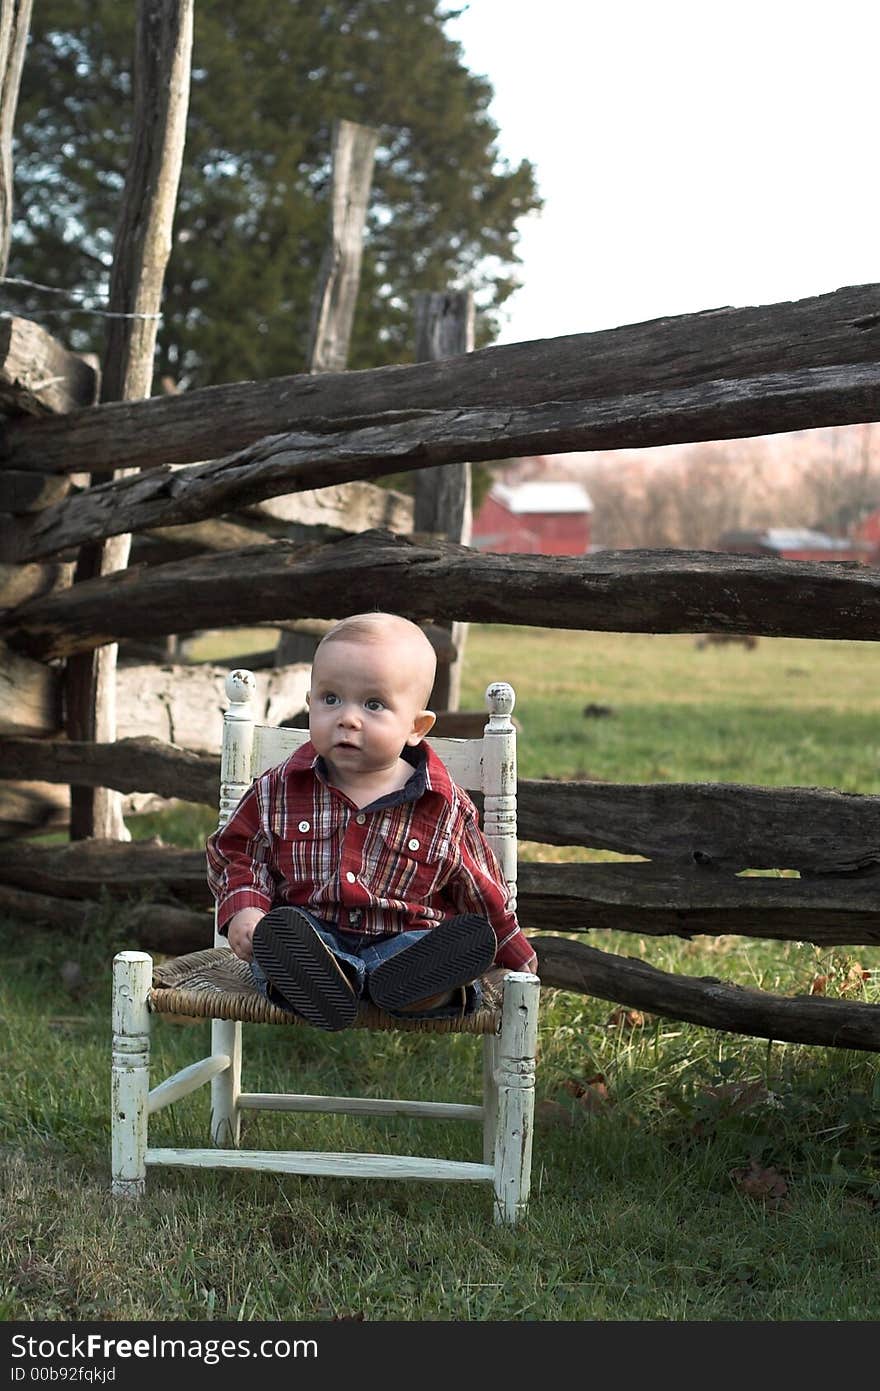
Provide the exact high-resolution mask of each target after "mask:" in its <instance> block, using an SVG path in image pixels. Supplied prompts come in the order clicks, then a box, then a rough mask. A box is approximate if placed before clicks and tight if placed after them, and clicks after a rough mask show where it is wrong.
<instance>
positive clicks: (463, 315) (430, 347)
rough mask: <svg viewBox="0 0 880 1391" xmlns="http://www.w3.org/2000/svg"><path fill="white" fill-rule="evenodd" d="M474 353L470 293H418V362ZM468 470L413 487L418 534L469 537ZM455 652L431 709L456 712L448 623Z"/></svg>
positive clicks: (455, 668)
mask: <svg viewBox="0 0 880 1391" xmlns="http://www.w3.org/2000/svg"><path fill="white" fill-rule="evenodd" d="M473 349H474V297H473V294H472V292H471V291H470V290H461V291H447V292H445V293H441V294H434V293H422V294H418V295H416V362H437V361H439V360H440V359H441V358H446V357H455V356H457V355H458V354H459V353H470V352H473ZM471 521H472V517H471V466H470V464H469V463H463V464H441V465H440V466H439V467H438V468H431V469H422V470H421V472H420V473H419V474H418V475H417V477H416V483H415V517H414V529H415V530H416V531H431V532H439V533H440V534H441V535H443V536H445V537H447V538H448V540H450V541H455V542H457V543H458V544H459V545H462V546H467V545H470V539H471ZM449 628H450V632H451V634H452V641H453V643H454V645H455V648H456V651H457V653H458V655H457V657H456V659H455V661H454V662H453V663H452V664H451V665H449V666H439V667H438V668H437V679H436V681H435V683H434V690H433V692H432V694H431V706H432V709H434V710H457V709H458V702H459V694H460V690H461V667H462V660H463V657H464V647H465V642H466V640H467V624H466V623H451V624H450V625H449Z"/></svg>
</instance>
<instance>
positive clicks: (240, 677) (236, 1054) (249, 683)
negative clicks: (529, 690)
mask: <svg viewBox="0 0 880 1391" xmlns="http://www.w3.org/2000/svg"><path fill="white" fill-rule="evenodd" d="M254 689H255V682H254V677H253V675H252V673H251V672H249V671H241V670H239V671H233V672H232V673H231V674H230V675H229V676H228V677H227V680H226V692H227V695H228V697H229V701H230V704H229V709H228V711H227V713H226V715H225V717H224V733H223V749H222V757H221V772H220V781H221V786H220V824H221V825H224V824H225V823H226V821H227V820H228V819H229V816H230V815H231V813H232V811H233V809H234V807H235V806H236V804H237V802H238V801H239V799H240V797H241V796H242V795H243V794H244V792H245V791H246V790H247V788H248V787H249V785H250V782H251V780H252V779H253V778H254V777H256V776H258V775H259V774H260V773H262V772H263V771H265V769H267V768H270V767H272V766H274V765H275V764H277V763H280V762H282V761H283V760H284V759H285V758H287V757H288V755H289V754H291V753H292V752H293V751H294V750H295V749H297V748H299V747H300V745H301V744H303V743H304V742H305V740H306V739H307V738H308V733H307V731H305V730H301V729H277V728H270V727H267V726H256V725H255V723H254V718H253V713H252V709H251V705H250V697H251V695H252V693H253V691H254ZM486 701H487V705H488V708H489V720H488V723H487V725H486V728H485V731H484V733H483V737H482V739H470V740H467V739H435V740H433V741H432V744H433V746H434V748H435V749H436V750H437V752H438V753H439V754H440V757H441V758H442V759H443V760H444V762H445V764H446V766H447V768H448V769H449V772H450V774H451V776H452V777H453V779H454V780H455V781H457V782H458V783H459V785H461V786H464V787H466V788H467V789H468V790H470V791H481V792H482V793H483V794H484V817H483V829H484V831H485V834H486V836H487V838H488V840H489V842H490V844H491V845H492V848H493V849H494V851H495V853H496V855H497V857H498V860H499V862H500V864H501V866H502V869H503V871H504V875H505V878H506V880H507V882H508V884H509V886H510V894H511V901H512V903H514V904H515V902H516V732H515V729H514V726H513V722H512V721H511V718H510V715H511V711H512V710H513V704H514V692H513V690H512V688H511V687H510V686H508V685H506V684H504V683H501V682H497V683H495V684H493V685H491V686H489V688H488V690H487V692H486ZM113 977H114V979H113V1091H112V1187H113V1192H114V1193H115V1194H118V1195H120V1196H129V1197H137V1196H139V1195H140V1194H142V1193H143V1190H144V1184H145V1179H146V1171H147V1168H148V1167H151V1166H153V1165H159V1164H171V1165H183V1166H187V1167H197V1168H202V1167H204V1168H222V1169H259V1170H272V1171H276V1172H280V1173H288V1174H316V1175H345V1176H348V1177H361V1178H374V1179H389V1178H408V1179H447V1180H462V1181H465V1182H481V1181H485V1182H487V1183H491V1184H492V1185H493V1188H494V1193H495V1220H496V1221H497V1222H507V1223H514V1222H516V1220H517V1219H518V1218H519V1217H520V1216H521V1215H522V1214H523V1213H524V1212H525V1209H526V1205H527V1202H528V1196H529V1182H530V1170H531V1149H532V1117H533V1111H534V1079H535V1043H536V1036H537V1018H538V995H539V981H538V978H537V976H533V975H530V974H527V973H525V972H509V973H508V975H507V976H506V978H505V980H504V983H503V988H502V989H501V991H498V992H496V996H495V1001H494V1002H489V1003H484V1007H483V1008H481V1009H480V1010H479V1011H478V1012H477V1013H476V1014H474V1015H471V1016H470V1017H469V1018H465V1019H461V1020H449V1019H441V1020H419V1019H412V1020H401V1019H392V1018H391V1017H390V1016H388V1015H385V1014H383V1013H382V1012H381V1011H380V1010H378V1009H377V1008H376V1007H375V1006H373V1005H372V1004H363V1003H362V1004H361V1007H360V1010H359V1013H358V1017H357V1020H356V1021H355V1025H354V1027H356V1028H368V1029H396V1030H403V1031H406V1032H419V1033H437V1034H441V1033H443V1034H445V1033H453V1032H455V1033H468V1034H474V1035H477V1036H479V1037H481V1038H482V1040H483V1099H482V1103H481V1104H475V1105H470V1104H464V1103H460V1102H446V1101H439V1102H438V1101H397V1100H385V1099H379V1098H371V1097H363V1098H358V1097H336V1096H301V1095H298V1094H295V1093H292V1094H286V1093H278V1094H268V1093H262V1092H249V1091H243V1090H242V1088H241V1041H242V1040H241V1034H242V1030H241V1025H242V1022H248V1023H269V1024H277V1025H281V1026H285V1027H288V1028H291V1027H293V1028H303V1027H306V1028H307V1027H308V1025H304V1024H303V1023H302V1021H300V1020H298V1019H297V1018H296V1016H293V1015H291V1014H289V1013H287V1012H285V1011H284V1010H281V1009H279V1008H277V1007H276V1006H274V1005H272V1004H269V1002H268V1001H266V1000H265V999H264V998H263V997H262V996H261V995H260V994H259V992H258V991H257V989H256V987H255V986H254V985H253V983H252V980H251V974H250V970H249V968H248V967H247V965H246V964H245V963H244V962H241V961H239V960H238V958H237V957H235V956H234V955H233V953H232V952H231V951H230V950H229V947H228V944H227V942H226V939H225V938H223V937H220V936H219V935H218V934H217V933H216V932H215V945H214V947H213V949H208V950H205V951H200V952H193V953H190V954H189V955H188V956H184V957H179V958H177V959H176V960H173V961H169V962H165V963H163V964H162V965H160V966H157V967H155V968H154V966H153V962H152V959H151V958H150V957H149V956H148V955H147V954H146V953H145V952H138V951H124V952H120V953H119V954H118V955H117V956H116V958H115V960H114V963H113ZM499 996H500V1000H499V998H498V997H499ZM153 1013H161V1014H186V1015H200V1016H203V1017H207V1018H210V1019H211V1020H212V1021H213V1022H212V1026H211V1053H210V1056H209V1057H207V1058H203V1059H201V1060H200V1061H199V1062H195V1063H192V1064H191V1065H190V1066H189V1067H185V1068H183V1069H182V1070H181V1071H179V1072H177V1073H175V1074H174V1075H173V1076H172V1077H169V1078H168V1079H167V1080H166V1081H164V1082H162V1083H160V1084H159V1085H158V1086H154V1087H153V1088H152V1089H151V1088H150V1075H149V1068H150V1016H151V1014H153ZM291 1065H292V1066H293V1065H295V1059H293V1058H292V1059H291ZM206 1082H210V1083H211V1107H212V1109H211V1137H212V1140H213V1142H214V1146H215V1147H216V1148H209V1149H154V1148H151V1147H150V1145H149V1142H148V1135H147V1127H148V1119H149V1117H150V1116H151V1115H153V1114H154V1113H155V1112H157V1111H159V1110H161V1109H162V1108H163V1107H165V1106H168V1105H170V1104H171V1103H172V1102H174V1101H178V1100H180V1099H181V1098H182V1097H184V1096H187V1095H188V1094H189V1093H190V1092H193V1091H195V1089H196V1088H198V1087H201V1086H202V1085H204V1083H206ZM261 1109H262V1110H270V1111H320V1112H330V1113H336V1114H348V1115H370V1116H376V1115H380V1116H381V1115H404V1116H425V1117H432V1118H434V1119H445V1120H473V1121H480V1122H481V1123H482V1129H483V1158H482V1162H481V1163H476V1162H474V1163H470V1162H459V1161H454V1160H448V1159H440V1158H428V1157H415V1156H404V1155H377V1154H334V1153H311V1152H294V1151H287V1150H243V1149H239V1148H238V1144H239V1131H240V1122H241V1115H242V1112H244V1111H255V1110H261Z"/></svg>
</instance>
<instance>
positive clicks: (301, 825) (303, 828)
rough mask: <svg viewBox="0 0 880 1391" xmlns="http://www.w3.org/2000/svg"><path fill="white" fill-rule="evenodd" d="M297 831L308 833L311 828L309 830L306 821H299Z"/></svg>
mask: <svg viewBox="0 0 880 1391" xmlns="http://www.w3.org/2000/svg"><path fill="white" fill-rule="evenodd" d="M299 829H300V830H301V831H310V830H311V829H312V828H311V826H310V825H309V823H308V821H301V822H300V823H299Z"/></svg>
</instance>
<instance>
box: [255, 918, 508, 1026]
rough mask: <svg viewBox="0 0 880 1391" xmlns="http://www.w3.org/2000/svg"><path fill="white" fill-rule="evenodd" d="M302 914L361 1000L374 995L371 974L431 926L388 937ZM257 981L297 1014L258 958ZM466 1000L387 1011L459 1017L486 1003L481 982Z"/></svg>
mask: <svg viewBox="0 0 880 1391" xmlns="http://www.w3.org/2000/svg"><path fill="white" fill-rule="evenodd" d="M296 911H297V912H298V913H302V915H303V917H304V918H306V919H307V921H308V922H309V923H310V924H311V926H312V927H313V928H314V929H315V932H316V933H317V934H318V936H319V937H320V939H321V941H322V942H323V943H324V945H325V946H326V947H329V948H330V951H332V953H333V955H334V956H335V957H336V960H337V961H339V962H340V963H341V964H342V965H343V966H344V968H345V974H346V976H347V977H348V979H349V981H350V982H351V987H352V989H353V990H354V993H355V995H356V996H357V998H358V999H359V1000H360V999H361V998H363V997H366V998H367V999H369V998H370V975H371V973H372V972H373V971H375V969H376V967H377V966H381V965H382V962H383V961H390V960H391V958H392V956H396V955H397V953H398V952H399V951H405V950H406V948H407V947H411V946H412V945H413V943H415V942H418V941H419V939H420V938H422V937H425V936H427V934H428V932H430V931H431V929H430V928H421V929H418V930H414V931H410V932H396V933H393V934H392V935H391V936H388V937H364V936H363V935H362V934H361V933H359V932H344V931H343V930H342V929H341V928H338V927H332V926H331V925H330V924H329V923H325V922H322V921H321V919H320V918H316V917H315V915H314V914H313V913H308V912H306V910H305V908H297V910H296ZM250 966H251V972H252V974H253V978H254V984H255V985H256V987H257V989H258V990H259V992H260V994H261V995H264V996H265V998H266V999H267V1000H271V1002H272V1004H273V1005H279V1006H280V1007H281V1008H282V1009H286V1010H289V1011H290V1013H291V1014H296V1010H295V1009H292V1008H291V1006H290V1005H289V1004H288V1003H287V1001H286V1000H284V999H282V997H281V996H280V995H279V994H278V991H277V990H274V989H273V988H272V986H271V985H270V984H269V982H268V981H267V979H266V976H265V973H264V972H263V970H262V968H261V967H260V966H259V965H258V964H257V962H256V961H252V962H251V963H250ZM464 990H465V1003H464V1009H462V1006H461V1000H460V998H459V1000H457V1001H456V1000H452V1001H451V1002H450V1003H449V1004H446V1005H435V1006H434V1008H433V1009H425V1010H413V1009H410V1010H392V1009H389V1010H386V1011H385V1013H386V1014H390V1015H392V1016H393V1017H394V1018H395V1019H457V1018H458V1017H459V1016H460V1015H462V1014H466V1015H467V1014H474V1013H475V1012H476V1010H478V1009H479V1008H480V1005H481V1004H482V1002H483V992H482V990H481V989H480V985H479V982H478V981H473V982H472V983H471V984H470V985H466V986H465V987H464Z"/></svg>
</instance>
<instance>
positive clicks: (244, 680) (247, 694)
mask: <svg viewBox="0 0 880 1391" xmlns="http://www.w3.org/2000/svg"><path fill="white" fill-rule="evenodd" d="M225 689H226V698H227V700H228V701H229V704H230V705H249V704H250V702H251V700H252V698H253V697H254V696H255V695H256V693H257V678H256V677H255V676H254V673H253V672H252V671H246V670H245V669H244V667H236V668H235V670H234V671H231V672H230V673H229V675H228V676H227V678H226V683H225ZM230 713H234V712H230Z"/></svg>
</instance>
